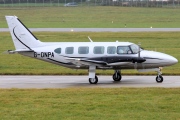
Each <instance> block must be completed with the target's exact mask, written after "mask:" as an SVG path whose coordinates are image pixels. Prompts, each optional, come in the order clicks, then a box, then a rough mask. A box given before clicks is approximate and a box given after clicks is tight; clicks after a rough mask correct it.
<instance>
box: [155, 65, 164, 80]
mask: <svg viewBox="0 0 180 120" xmlns="http://www.w3.org/2000/svg"><path fill="white" fill-rule="evenodd" d="M157 72H158V75H157V77H156V82H157V83H162V82H163V77H162V73H161V68H159V70H158V71H157Z"/></svg>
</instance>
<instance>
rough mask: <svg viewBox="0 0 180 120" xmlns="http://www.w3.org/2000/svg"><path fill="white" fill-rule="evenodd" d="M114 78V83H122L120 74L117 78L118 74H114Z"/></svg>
mask: <svg viewBox="0 0 180 120" xmlns="http://www.w3.org/2000/svg"><path fill="white" fill-rule="evenodd" d="M112 78H113V80H114V81H121V78H122V76H121V75H120V74H119V73H118V74H117V76H116V74H114V75H113V76H112Z"/></svg>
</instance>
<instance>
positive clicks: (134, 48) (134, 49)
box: [130, 44, 142, 54]
mask: <svg viewBox="0 0 180 120" xmlns="http://www.w3.org/2000/svg"><path fill="white" fill-rule="evenodd" d="M130 48H131V50H132V52H133V53H134V54H136V53H138V51H139V46H138V45H136V44H132V45H130ZM141 50H142V49H141V48H140V51H141Z"/></svg>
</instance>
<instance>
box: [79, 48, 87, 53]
mask: <svg viewBox="0 0 180 120" xmlns="http://www.w3.org/2000/svg"><path fill="white" fill-rule="evenodd" d="M78 53H79V54H88V53H89V47H79V48H78Z"/></svg>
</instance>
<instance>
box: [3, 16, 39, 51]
mask: <svg viewBox="0 0 180 120" xmlns="http://www.w3.org/2000/svg"><path fill="white" fill-rule="evenodd" d="M6 21H7V24H8V26H9V30H10V33H11V37H12V40H13V42H14V46H15V48H16V50H17V49H27V50H32V49H31V48H34V47H38V46H41V42H40V41H39V40H38V39H37V38H36V37H35V36H34V35H33V34H32V33H31V31H30V30H29V29H28V28H27V27H26V26H25V25H24V24H23V23H22V22H21V21H20V20H19V19H18V17H16V16H6Z"/></svg>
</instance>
